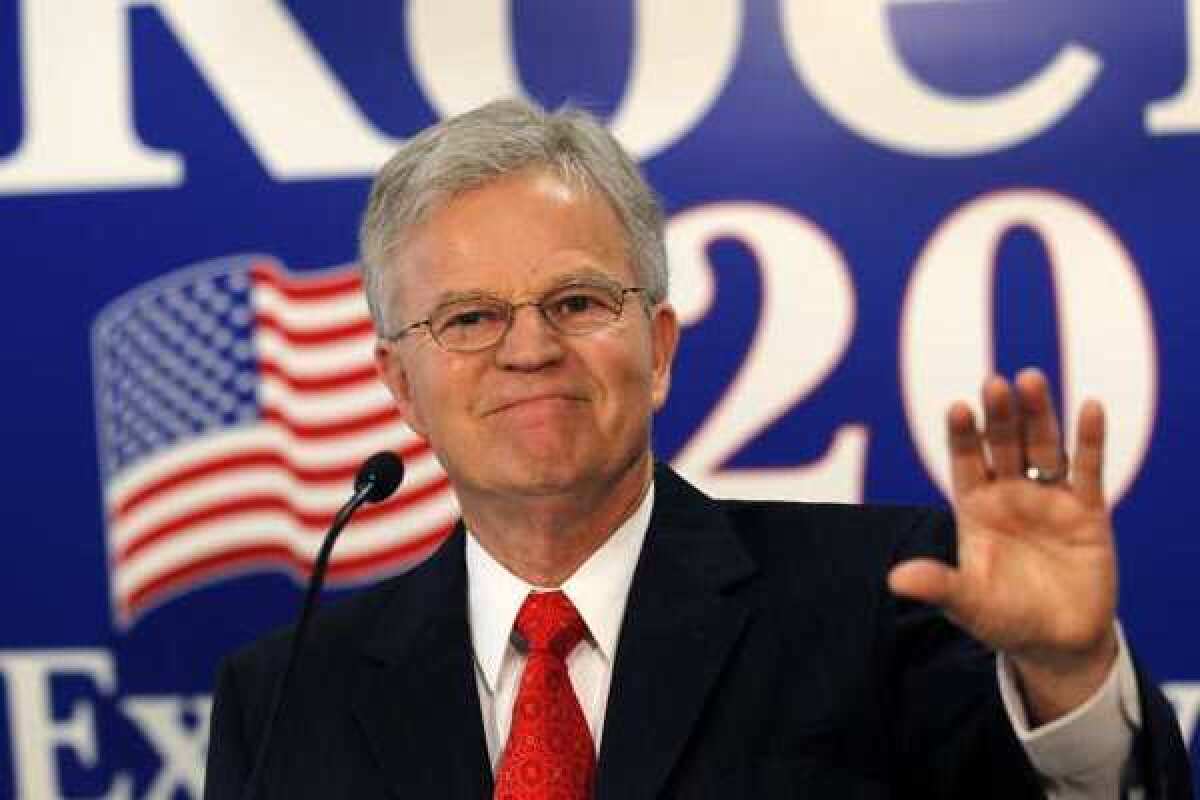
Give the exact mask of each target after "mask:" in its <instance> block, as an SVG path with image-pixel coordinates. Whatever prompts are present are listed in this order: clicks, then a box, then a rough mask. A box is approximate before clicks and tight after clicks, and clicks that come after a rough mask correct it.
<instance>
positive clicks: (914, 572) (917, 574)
mask: <svg viewBox="0 0 1200 800" xmlns="http://www.w3.org/2000/svg"><path fill="white" fill-rule="evenodd" d="M959 580H960V577H959V574H958V570H956V569H954V568H953V567H949V566H947V565H945V564H943V563H942V562H940V561H935V560H934V559H932V558H914V559H911V560H909V561H904V562H902V563H900V564H897V565H896V566H895V567H893V568H892V571H891V572H889V573H888V586H889V587H890V588H891V590H892V591H893V592H894V593H896V594H898V595H900V596H901V597H908V598H911V599H913V600H920V601H921V602H923V603H930V604H932V605H935V606H939V607H941V608H945V609H947V610H949V609H951V608H952V607H953V606H954V600H955V596H956V594H957V592H958V584H959Z"/></svg>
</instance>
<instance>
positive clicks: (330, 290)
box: [250, 261, 362, 300]
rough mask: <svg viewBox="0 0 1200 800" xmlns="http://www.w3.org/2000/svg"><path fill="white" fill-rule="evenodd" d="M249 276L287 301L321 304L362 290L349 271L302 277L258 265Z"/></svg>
mask: <svg viewBox="0 0 1200 800" xmlns="http://www.w3.org/2000/svg"><path fill="white" fill-rule="evenodd" d="M250 275H251V276H252V277H253V279H254V281H255V283H265V284H269V285H270V286H272V287H273V288H274V289H275V290H276V291H278V292H279V293H280V294H282V295H283V296H284V297H286V298H287V299H289V300H324V299H327V298H329V297H333V296H334V295H339V294H348V293H351V292H357V291H359V290H360V289H362V275H361V273H359V271H358V270H357V269H352V268H348V269H346V270H344V271H343V270H338V271H337V272H334V273H332V274H325V275H322V274H319V273H318V274H315V275H303V274H294V273H289V272H285V271H283V270H281V269H279V268H278V267H276V266H275V265H274V264H272V263H270V262H268V261H260V262H258V263H257V264H254V265H253V266H252V267H251V268H250Z"/></svg>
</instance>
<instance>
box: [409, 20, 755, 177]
mask: <svg viewBox="0 0 1200 800" xmlns="http://www.w3.org/2000/svg"><path fill="white" fill-rule="evenodd" d="M636 9H637V19H636V24H635V36H634V43H633V53H632V58H631V59H630V63H631V66H630V75H629V80H628V81H627V84H626V90H625V95H624V97H623V98H622V100H621V103H620V105H619V106H618V108H617V110H616V113H615V115H614V117H613V121H612V123H611V127H612V132H613V134H614V135H615V136H616V137H617V138H618V139H620V140H621V142H622V143H623V144H624V145H625V146H626V147H628V148H629V150H630V151H631V152H632V153H634V154H635V155H636V156H637V157H638V158H649V157H651V156H654V155H656V154H658V153H660V152H662V151H663V150H666V149H667V148H668V147H670V146H671V145H672V144H674V143H675V142H676V141H678V140H679V139H681V138H682V137H683V136H684V135H686V134H687V132H688V131H689V130H691V129H692V127H693V126H695V125H696V123H697V122H698V121H699V120H700V118H701V117H703V116H704V114H705V113H707V112H708V109H709V108H710V107H711V106H712V104H713V102H714V101H715V100H716V98H717V96H718V95H719V94H720V91H721V88H722V87H723V86H724V85H725V81H726V79H727V78H728V77H729V72H730V71H731V70H732V69H733V62H734V58H735V56H736V55H737V47H738V43H739V40H740V39H741V22H742V4H741V2H740V0H693V2H691V3H689V4H687V7H686V8H684V7H682V6H680V5H679V4H675V3H663V2H658V1H657V0H638V2H637V4H636ZM407 10H408V24H407V30H408V52H409V57H410V58H411V59H412V64H413V71H414V74H415V76H416V78H417V81H418V82H419V84H420V85H421V88H422V90H423V91H424V93H425V96H426V98H428V100H429V102H430V103H431V104H432V105H433V107H434V108H436V109H437V110H438V113H440V114H442V115H443V116H450V115H452V114H458V113H461V112H463V111H467V110H469V109H472V108H475V107H476V106H478V105H481V104H483V103H486V102H488V101H489V100H494V99H496V98H498V97H513V96H520V95H523V94H524V93H525V92H524V89H523V87H522V84H521V77H520V75H518V74H517V66H516V60H515V58H514V56H513V44H512V41H513V37H512V10H511V0H490V2H482V0H410V2H409V4H408V9H407ZM597 46H604V45H603V43H601V44H599V45H597Z"/></svg>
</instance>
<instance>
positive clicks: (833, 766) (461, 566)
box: [206, 101, 1191, 800]
mask: <svg viewBox="0 0 1200 800" xmlns="http://www.w3.org/2000/svg"><path fill="white" fill-rule="evenodd" d="M362 246H363V262H364V265H365V269H366V284H367V292H368V301H369V303H370V306H371V311H372V314H373V317H374V320H375V323H376V326H377V329H378V333H379V344H378V347H377V358H378V365H379V371H380V373H381V375H382V377H383V379H384V381H386V383H387V385H388V386H389V387H390V388H391V390H392V393H393V394H394V396H395V399H396V403H397V406H398V408H399V410H400V414H401V416H402V417H403V418H404V419H405V421H406V422H408V424H409V425H411V426H412V428H413V429H414V430H415V431H417V432H418V433H420V434H421V435H422V436H425V437H426V438H428V440H429V442H430V443H431V445H432V447H433V448H434V450H435V452H436V453H437V455H438V458H439V460H440V461H441V464H442V465H443V466H444V467H445V470H446V472H447V474H448V475H449V477H450V480H451V482H452V483H453V486H454V489H455V491H456V493H457V496H458V499H459V502H460V504H461V509H462V524H461V525H460V526H459V529H458V530H457V531H456V532H455V533H454V534H453V535H452V536H451V537H450V538H449V539H448V540H447V541H446V543H445V544H444V545H443V546H442V547H441V548H440V550H439V551H438V552H437V553H436V554H434V555H433V556H432V557H431V558H430V559H429V560H428V561H427V562H425V563H424V564H422V565H421V566H419V567H417V568H415V569H414V570H412V571H411V572H410V573H408V574H406V575H402V576H399V577H397V578H394V579H392V580H390V581H388V582H386V583H384V584H382V585H381V586H379V587H376V588H374V589H372V590H370V591H367V592H364V593H361V594H360V595H358V596H356V597H354V598H353V599H351V600H349V601H347V602H344V603H342V604H340V605H338V606H337V607H335V608H333V609H331V610H328V611H327V612H325V613H324V614H323V615H322V616H321V617H320V618H319V619H318V621H317V626H316V629H315V630H314V632H313V635H312V637H311V640H310V644H309V646H308V647H307V648H306V651H305V653H304V654H303V659H302V661H301V664H300V667H299V670H298V672H297V674H296V676H295V682H294V685H293V690H292V693H291V695H290V697H289V702H288V706H287V707H286V709H285V713H284V717H283V719H282V721H281V724H280V726H279V727H278V728H277V733H276V736H277V738H276V740H275V742H274V745H273V750H272V753H273V758H272V759H271V760H270V762H269V763H268V765H267V769H266V771H265V772H264V775H263V777H264V781H263V785H264V787H266V788H267V789H268V790H269V791H268V793H267V794H268V795H269V796H273V797H286V798H306V797H313V798H317V797H320V798H333V797H337V798H356V799H358V798H376V797H378V798H383V797H407V798H415V797H430V798H433V797H437V798H446V797H461V798H468V797H472V798H482V797H488V796H494V797H496V798H572V799H574V798H587V797H601V798H622V799H624V798H652V797H663V798H693V797H710V796H711V797H837V798H847V797H864V798H867V797H870V798H886V797H921V798H930V797H938V798H987V797H996V798H1001V797H1003V798H1014V797H1041V796H1046V795H1048V796H1051V797H1057V798H1068V797H1116V796H1118V793H1119V792H1120V791H1121V790H1122V787H1123V786H1124V787H1125V788H1128V787H1130V786H1133V787H1135V789H1134V790H1135V791H1137V792H1141V793H1143V794H1144V795H1145V796H1152V797H1162V798H1167V797H1171V798H1175V797H1190V796H1191V787H1190V779H1189V777H1188V768H1187V760H1186V755H1185V753H1184V750H1183V746H1182V743H1181V742H1180V740H1179V736H1178V732H1177V729H1176V727H1175V725H1174V720H1173V719H1172V717H1171V713H1170V710H1169V708H1168V707H1167V706H1166V704H1165V702H1164V701H1163V699H1162V697H1161V695H1159V694H1158V693H1157V691H1156V690H1155V689H1154V688H1153V687H1152V685H1151V684H1150V683H1149V682H1148V681H1147V680H1146V678H1145V677H1144V676H1142V675H1141V674H1139V673H1138V672H1137V671H1136V670H1135V668H1134V667H1133V665H1132V662H1131V659H1130V656H1129V654H1128V652H1127V651H1126V649H1125V645H1124V643H1123V642H1122V640H1121V637H1120V633H1119V630H1118V628H1117V626H1116V622H1115V619H1114V607H1115V602H1116V582H1117V581H1116V563H1115V557H1114V549H1113V541H1112V528H1111V523H1110V517H1109V512H1108V510H1107V509H1106V507H1105V504H1104V499H1103V493H1102V488H1101V483H1100V475H1101V460H1102V449H1103V440H1104V420H1103V415H1102V412H1101V409H1100V408H1099V406H1098V405H1096V404H1095V403H1088V404H1086V405H1085V406H1084V407H1083V409H1082V410H1081V412H1080V415H1079V416H1080V422H1079V431H1078V435H1077V438H1076V442H1075V446H1074V456H1073V463H1072V465H1071V470H1070V474H1069V475H1067V474H1065V470H1066V466H1065V464H1064V463H1063V456H1062V452H1063V448H1062V444H1061V443H1060V435H1059V430H1058V424H1057V421H1056V419H1055V414H1054V412H1053V409H1052V406H1051V402H1050V399H1049V393H1048V390H1047V385H1046V381H1045V379H1044V378H1043V377H1042V376H1041V375H1040V374H1039V373H1037V372H1035V371H1026V372H1023V373H1022V374H1020V375H1019V376H1018V377H1017V380H1016V381H1015V383H1014V384H1012V385H1010V384H1009V383H1008V382H1006V381H1005V380H1003V379H1000V378H993V379H991V380H990V381H988V383H987V384H986V385H985V386H984V387H983V401H984V407H985V409H986V420H985V421H984V424H983V426H982V431H981V430H980V428H979V426H978V425H977V423H976V420H975V419H974V418H973V416H972V414H971V412H970V411H969V409H968V408H967V407H966V406H965V405H956V406H955V407H953V408H951V409H949V412H948V415H947V429H948V442H949V444H948V446H949V449H950V454H951V460H952V462H953V478H954V498H953V499H954V510H955V514H954V521H953V523H957V524H956V525H955V524H953V523H952V522H951V520H950V518H949V517H948V516H947V515H944V514H941V513H938V512H934V511H926V510H915V509H895V508H893V509H883V508H876V507H853V506H830V505H817V504H785V503H762V502H753V503H751V502H738V501H718V500H714V499H710V498H708V497H706V496H705V495H703V494H702V493H700V492H699V491H697V490H696V489H694V488H692V487H691V486H689V485H688V484H687V483H686V482H685V481H684V480H683V479H682V478H680V477H679V476H677V475H676V474H674V473H673V472H672V471H671V470H670V468H668V467H666V466H665V465H662V464H656V463H655V461H654V457H653V454H652V453H651V450H650V429H651V417H652V415H653V413H654V412H655V410H656V409H658V408H659V407H661V406H662V404H663V402H664V401H665V399H666V397H667V390H668V387H669V384H670V374H671V362H672V358H673V356H674V354H675V349H676V344H677V341H678V337H679V325H678V322H677V319H676V316H675V313H674V311H673V310H672V308H671V305H670V303H669V302H668V296H667V270H666V258H665V253H664V248H663V239H662V215H661V211H660V209H659V207H658V205H657V203H656V201H655V198H654V196H653V193H652V192H651V191H650V189H649V187H648V186H647V185H646V184H645V182H644V180H643V178H642V177H641V175H640V174H639V172H638V170H637V168H636V166H635V165H634V164H633V163H632V162H631V160H630V159H629V158H628V156H627V155H626V154H625V153H624V152H623V151H622V150H621V148H620V147H619V145H617V143H616V142H615V141H614V140H613V139H612V138H611V137H610V136H609V135H608V134H607V133H606V132H605V130H604V129H603V128H602V127H601V126H600V125H599V124H597V123H596V121H595V120H593V119H592V118H591V117H589V116H587V115H586V114H583V113H580V112H577V111H565V112H558V113H554V114H547V113H546V112H544V111H542V110H540V109H538V108H535V107H533V106H531V105H529V104H525V103H522V102H517V101H502V102H497V103H493V104H491V105H488V106H486V107H484V108H481V109H478V110H476V111H474V112H471V113H468V114H464V115H462V116H459V117H456V118H453V119H449V120H446V121H444V122H442V123H440V124H439V125H437V126H435V127H433V128H431V129H429V130H427V131H425V132H424V133H422V134H421V135H419V136H417V137H416V138H414V139H412V140H411V141H410V142H408V143H407V144H406V145H405V146H404V147H403V148H402V149H401V151H400V152H399V153H398V154H397V155H396V156H395V157H394V158H393V159H392V160H391V161H390V162H389V163H388V164H387V165H386V166H385V167H384V168H383V170H382V171H381V172H380V174H379V176H378V178H377V179H376V182H375V185H374V188H373V191H372V194H371V200H370V206H369V208H368V210H367V213H366V217H365V220H364V223H363V231H362ZM287 642H288V639H287V636H286V635H278V636H276V637H273V638H269V639H267V640H265V641H264V642H261V643H259V644H257V645H254V646H252V647H250V648H248V649H247V650H245V651H243V652H241V653H239V654H238V655H236V656H234V657H233V658H231V659H230V660H229V662H228V663H227V665H226V667H225V668H224V670H223V672H222V677H221V681H220V687H219V690H218V692H217V697H216V701H215V706H214V710H213V724H212V745H211V749H210V754H209V767H208V784H207V792H206V794H207V796H208V797H209V798H213V800H215V799H216V798H231V797H237V796H239V794H240V792H241V791H242V787H243V785H244V783H245V781H246V779H247V776H248V774H249V772H250V769H251V764H252V761H253V754H254V752H255V750H256V748H257V746H258V743H259V740H260V737H261V734H262V729H263V726H264V718H265V716H266V713H267V712H266V706H267V702H266V699H267V698H269V697H270V695H271V689H272V687H273V686H274V685H275V684H276V682H277V681H278V678H279V673H280V670H281V667H282V664H283V660H284V655H285V652H286V647H287ZM997 654H998V655H997Z"/></svg>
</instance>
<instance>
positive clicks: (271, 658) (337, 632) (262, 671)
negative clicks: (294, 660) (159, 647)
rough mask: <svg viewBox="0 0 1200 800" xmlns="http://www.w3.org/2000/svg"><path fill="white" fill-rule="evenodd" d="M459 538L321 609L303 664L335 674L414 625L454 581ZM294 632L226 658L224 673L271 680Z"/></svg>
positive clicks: (276, 634) (275, 634)
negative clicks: (383, 638) (378, 640)
mask: <svg viewBox="0 0 1200 800" xmlns="http://www.w3.org/2000/svg"><path fill="white" fill-rule="evenodd" d="M458 538H459V537H455V536H452V537H451V538H450V539H448V540H447V541H446V542H445V543H443V545H442V547H441V548H440V549H439V550H438V551H436V552H435V553H434V555H433V556H431V557H430V558H429V559H428V560H426V561H424V562H422V563H420V564H418V565H417V566H415V567H413V568H412V569H411V570H409V571H407V572H405V573H402V574H400V575H396V576H393V577H391V578H388V579H386V580H383V581H381V582H379V583H377V584H375V585H373V586H371V587H369V588H366V589H362V590H359V591H355V592H352V593H348V594H346V595H344V596H342V597H339V598H337V599H334V600H332V601H326V602H325V603H323V604H322V605H320V606H319V607H318V609H317V611H316V612H315V613H314V615H313V618H312V621H311V624H310V627H309V630H308V633H307V634H306V636H305V643H304V654H303V660H304V662H305V664H306V665H320V666H321V668H322V669H323V670H327V671H329V670H334V671H336V670H337V669H338V668H339V665H340V664H342V663H345V662H348V661H349V660H350V659H352V658H357V657H358V656H359V655H360V654H361V653H362V651H363V648H364V645H365V644H367V643H369V642H371V641H372V640H373V639H374V638H375V637H377V636H378V635H380V634H381V633H384V632H391V631H396V630H398V629H403V628H404V627H405V626H406V625H408V624H409V623H413V624H415V623H414V622H413V621H414V620H415V619H417V618H419V616H420V612H421V610H422V609H423V608H425V607H427V605H428V602H422V601H423V599H424V598H427V596H428V595H430V594H432V593H434V592H435V589H436V590H437V591H441V590H442V587H444V586H445V585H446V584H447V583H448V581H449V580H450V579H448V578H447V577H446V575H445V573H446V572H451V573H453V572H454V571H455V569H456V568H457V567H458V562H461V554H459V556H458V557H457V558H456V557H455V554H454V552H453V551H454V548H455V545H456V542H457V544H458V545H461V541H457V540H458ZM459 549H461V547H460V548H459ZM297 607H298V606H297ZM295 631H296V626H295V624H291V625H287V626H285V627H281V628H278V629H276V630H274V631H271V632H269V633H267V634H265V635H264V636H262V637H261V638H259V639H257V640H256V641H254V642H251V643H250V644H248V645H245V646H244V647H242V648H240V649H238V650H236V651H235V652H233V653H232V654H231V655H230V656H229V657H228V658H227V659H226V666H225V668H226V670H234V671H236V672H238V673H239V674H241V675H244V676H246V677H247V679H249V680H255V681H259V680H269V679H270V677H271V676H272V675H275V674H277V673H279V672H281V671H282V670H283V668H284V665H285V663H286V661H287V657H288V653H289V650H290V648H291V644H292V640H293V638H294V635H295Z"/></svg>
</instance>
